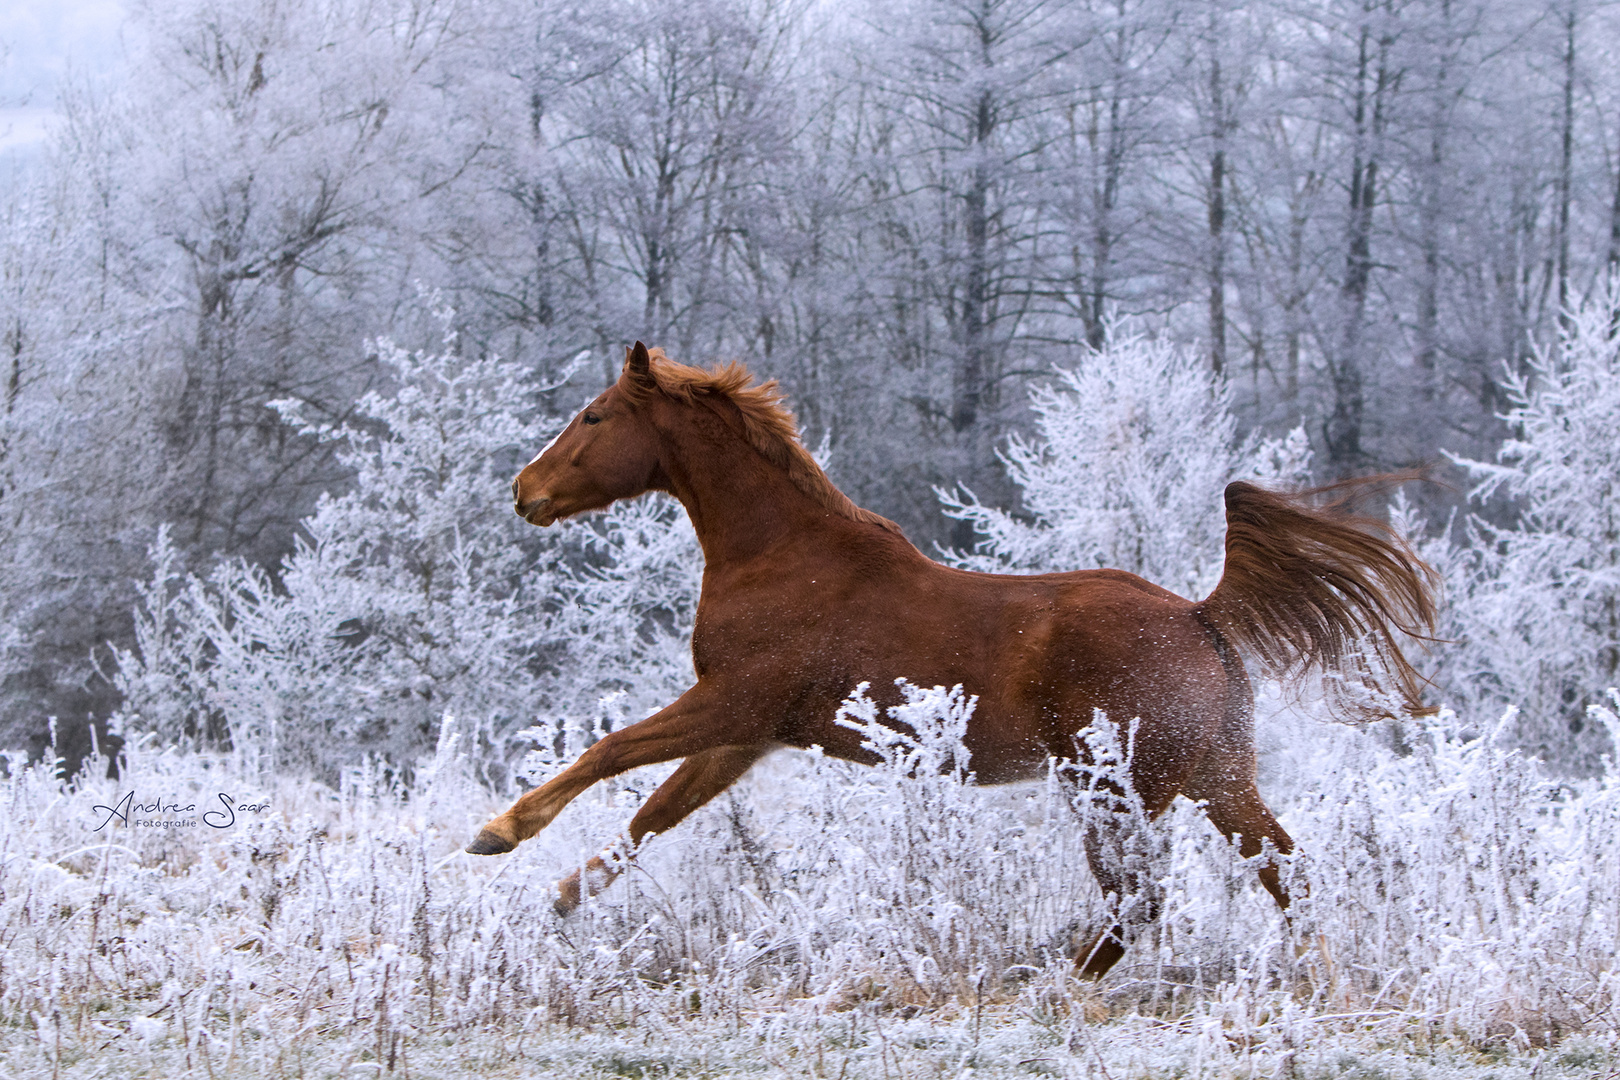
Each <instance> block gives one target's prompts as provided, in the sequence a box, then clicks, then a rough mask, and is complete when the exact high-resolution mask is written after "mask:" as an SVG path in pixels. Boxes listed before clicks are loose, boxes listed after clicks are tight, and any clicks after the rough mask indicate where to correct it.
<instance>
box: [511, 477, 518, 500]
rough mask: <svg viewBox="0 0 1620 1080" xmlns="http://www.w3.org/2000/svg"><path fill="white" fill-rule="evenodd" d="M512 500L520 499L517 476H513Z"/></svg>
mask: <svg viewBox="0 0 1620 1080" xmlns="http://www.w3.org/2000/svg"><path fill="white" fill-rule="evenodd" d="M512 501H513V502H514V503H515V502H517V501H518V482H517V477H515V476H514V477H512Z"/></svg>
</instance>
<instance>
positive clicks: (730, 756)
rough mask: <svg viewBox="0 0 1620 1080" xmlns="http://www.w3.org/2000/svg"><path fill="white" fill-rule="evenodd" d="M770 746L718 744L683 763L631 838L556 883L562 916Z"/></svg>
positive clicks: (635, 822) (641, 815)
mask: <svg viewBox="0 0 1620 1080" xmlns="http://www.w3.org/2000/svg"><path fill="white" fill-rule="evenodd" d="M769 749H770V745H769V744H759V745H752V746H717V747H714V748H713V749H711V750H703V751H699V752H698V753H696V754H693V755H691V756H690V757H688V758H687V759H686V760H685V761H683V762H681V766H680V768H678V769H676V770H675V771H674V772H673V773H671V774H670V777H669V779H668V780H665V781H664V782H663V783H662V784H660V785H658V790H657V791H654V792H653V793H652V795H650V796H649V797H648V798H647V801H646V802H645V803H644V804H642V807H641V809H640V811H638V812H637V814H636V816H635V817H634V818H632V819H631V820H630V833H629V836H628V837H623V836H621V837H619V839H618V840H615V841H614V842H613V843H612V844H610V845H608V848H607V850H606V851H604V852H602V854H600V855H596V856H592V858H591V859H590V861H589V862H587V863H586V864H585V865H584V867H583V868H582V869H583V870H584V873H583V875H582V874H581V872H580V870H575V871H574V872H573V873H571V874H569V875H568V876H567V877H565V878H563V879H562V880H561V881H559V882H558V883H557V900H556V903H555V905H554V906H555V908H556V911H557V914H559V915H567V914H568V913H569V912H571V911H573V910H574V909H575V908H577V907H578V906H579V903H580V901H581V900H582V899H584V898H585V897H587V896H595V895H596V894H597V893H599V892H601V891H602V890H603V889H605V888H607V887H608V886H609V885H610V884H612V883H613V879H614V878H616V877H618V876H619V873H620V871H622V870H623V869H624V864H625V860H626V859H627V858H628V857H629V856H630V854H632V853H633V852H634V851H635V850H636V848H638V847H639V846H640V845H641V842H642V841H643V840H644V839H646V838H647V837H648V836H649V835H651V834H654V833H664V832H668V831H669V830H670V829H673V828H674V827H675V826H676V824H678V823H679V822H680V820H681V819H682V818H684V817H686V815H688V814H690V813H691V812H692V811H694V810H696V809H697V808H698V807H700V806H702V805H703V804H704V803H706V802H708V801H709V800H710V799H712V798H714V797H715V796H716V795H718V794H720V793H721V792H722V791H724V790H726V788H728V787H730V786H731V785H732V784H734V783H736V782H737V781H738V780H739V779H741V778H742V775H743V773H745V772H747V771H748V769H749V767H750V766H752V765H753V764H754V762H756V761H758V760H759V759H760V758H761V757H763V756H764V755H765V753H766V751H768V750H769ZM626 841H628V842H626Z"/></svg>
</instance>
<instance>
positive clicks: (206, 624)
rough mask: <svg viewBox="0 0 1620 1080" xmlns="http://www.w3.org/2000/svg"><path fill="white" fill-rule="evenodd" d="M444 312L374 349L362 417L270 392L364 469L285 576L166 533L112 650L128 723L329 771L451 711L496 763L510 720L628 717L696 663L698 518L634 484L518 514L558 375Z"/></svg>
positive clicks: (289, 415)
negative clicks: (436, 344)
mask: <svg viewBox="0 0 1620 1080" xmlns="http://www.w3.org/2000/svg"><path fill="white" fill-rule="evenodd" d="M437 315H438V316H439V318H440V319H441V320H442V322H443V324H444V327H445V336H444V340H443V342H442V346H441V348H439V349H436V350H417V351H407V350H405V349H402V348H400V347H399V346H397V345H394V344H392V343H389V342H386V341H384V342H379V343H378V344H377V345H376V348H375V351H376V354H377V356H378V359H379V362H380V363H381V364H382V366H383V368H384V369H385V370H387V371H388V372H389V373H390V374H391V376H392V383H393V387H394V388H393V389H392V391H391V392H388V393H382V392H373V393H370V394H367V395H365V396H364V397H362V398H361V399H360V400H359V401H358V402H357V403H356V406H355V414H356V417H357V421H356V422H354V423H346V424H339V425H329V424H311V423H309V422H308V421H307V420H306V419H305V414H304V412H303V410H302V409H301V408H300V407H299V405H298V404H297V403H294V402H279V403H278V405H279V407H280V408H281V410H282V412H283V414H284V415H285V417H286V419H287V420H288V422H289V423H291V424H293V425H296V426H297V427H299V428H300V429H301V430H303V431H304V432H305V433H306V434H308V435H311V436H313V437H316V438H319V439H321V440H324V441H328V442H332V443H334V444H336V447H337V457H338V460H340V461H341V462H342V463H343V464H344V465H345V466H347V467H348V468H349V469H351V470H352V471H353V475H354V482H353V486H352V488H350V489H349V490H348V491H346V492H344V493H342V494H335V495H334V494H328V495H324V496H322V497H321V499H320V500H319V502H318V504H317V506H316V509H315V512H314V513H313V514H311V515H310V516H308V517H306V518H305V519H304V520H303V522H302V523H301V531H302V535H301V536H300V538H299V540H298V543H297V546H296V547H295V549H294V551H293V552H292V554H291V555H289V556H288V557H287V558H286V559H285V560H284V561H283V562H282V564H281V566H280V568H279V572H276V573H272V572H270V571H269V570H267V569H266V568H264V567H262V566H259V565H255V564H252V563H250V562H248V561H247V560H244V559H240V558H237V559H228V560H224V561H222V562H220V563H219V564H218V565H217V566H216V567H215V568H214V570H213V572H212V574H210V575H209V576H208V577H207V578H206V579H204V578H199V577H197V576H195V575H190V574H186V573H185V572H184V571H183V567H182V563H181V561H180V559H179V558H178V555H177V552H176V550H175V548H174V546H173V544H172V543H171V542H170V539H169V536H168V534H167V532H163V533H161V534H160V535H159V538H158V541H157V543H156V545H155V546H154V548H153V552H152V556H153V561H154V563H155V564H156V565H155V573H154V576H153V579H152V581H151V582H150V583H149V584H148V585H146V586H145V587H144V588H143V590H142V597H141V604H140V608H139V610H138V611H137V613H136V624H137V634H136V637H137V642H136V647H135V648H134V649H132V650H115V656H116V661H117V665H116V671H115V672H114V673H113V678H114V681H115V682H116V683H117V685H118V686H119V688H120V689H121V691H122V692H123V694H124V698H125V715H124V716H123V718H122V719H123V722H124V723H125V724H126V725H127V726H130V727H133V728H136V729H143V730H150V731H154V732H156V733H157V734H158V735H159V736H160V737H161V738H162V739H163V740H164V741H166V742H168V741H173V742H182V743H190V744H193V745H216V746H217V745H229V746H230V747H231V748H233V749H234V750H235V751H237V752H238V753H239V754H240V755H241V756H242V757H243V758H244V759H245V760H246V761H247V762H248V763H249V764H251V765H254V766H256V767H261V768H269V767H284V766H293V767H304V768H310V769H316V770H330V769H331V768H333V767H335V766H337V765H339V764H341V763H343V762H345V761H351V760H353V759H354V758H356V757H357V756H359V755H360V754H364V753H372V754H377V755H379V756H382V757H385V758H388V759H390V760H393V761H395V762H401V763H408V762H409V761H411V760H412V759H413V758H414V757H416V756H417V755H419V754H421V753H423V752H426V751H428V750H430V749H431V747H432V745H433V739H434V737H435V733H436V732H437V731H438V729H439V725H440V721H441V719H442V717H443V716H444V715H445V714H447V713H448V714H452V715H454V716H455V717H456V718H457V719H458V720H459V721H460V724H461V728H462V730H463V731H471V732H473V733H475V734H477V735H479V736H480V737H481V739H482V745H481V746H480V747H478V748H477V749H479V750H480V752H481V755H482V757H483V760H484V761H485V762H486V763H499V762H501V761H503V760H504V759H505V757H506V751H507V750H508V743H507V740H508V739H509V738H510V737H511V736H513V735H514V733H516V732H517V731H519V730H520V729H524V730H525V731H526V733H527V734H528V736H529V737H538V738H539V739H540V741H541V742H542V743H545V742H546V741H547V740H548V739H550V738H551V737H552V736H553V735H555V734H557V733H559V732H561V731H563V730H565V729H568V728H570V727H579V726H584V727H587V728H590V729H595V728H598V727H600V725H601V722H602V720H603V718H604V715H605V716H606V718H607V720H608V722H609V723H611V722H612V721H613V720H614V719H616V718H617V717H619V716H623V715H628V714H630V713H632V712H636V713H637V714H636V715H635V716H634V717H633V718H634V719H639V718H640V715H643V714H644V713H645V711H646V710H647V709H648V708H650V707H651V706H652V705H655V704H656V703H658V702H661V701H663V700H665V699H666V698H667V696H668V693H669V689H670V685H672V684H674V685H682V686H683V685H685V684H686V682H689V681H690V678H691V660H690V656H689V654H688V653H687V651H686V649H687V644H686V643H687V639H688V637H689V635H690V630H691V624H692V620H693V618H694V615H695V610H696V606H697V594H698V586H699V576H700V574H701V567H702V558H701V554H700V552H699V551H698V549H697V542H696V538H695V536H694V535H693V533H692V530H691V526H690V524H689V523H688V522H687V520H686V517H685V515H684V514H683V513H681V512H680V510H679V507H678V506H675V504H674V503H673V502H671V501H667V500H665V501H655V500H645V501H642V502H638V503H632V504H627V505H625V506H623V507H615V508H613V509H612V510H611V511H609V512H608V513H607V514H604V515H602V516H601V517H600V518H597V519H595V520H594V521H590V522H587V523H584V524H582V525H575V526H569V527H565V528H562V529H558V530H554V531H549V532H540V531H539V530H535V529H532V528H531V527H529V526H527V525H525V524H523V523H522V522H520V521H519V520H517V519H516V518H515V517H514V516H513V515H512V513H511V511H510V508H509V503H508V496H507V488H508V486H509V482H510V481H509V477H510V475H511V471H512V470H513V469H514V468H515V467H516V466H517V465H518V464H520V463H521V461H522V458H521V457H520V456H519V453H520V452H525V453H532V452H533V450H534V449H535V448H537V447H539V446H540V445H542V444H543V442H544V439H545V437H546V436H547V435H549V434H550V433H551V432H553V431H555V429H556V428H557V427H558V426H559V425H558V422H557V421H556V420H555V419H553V418H550V417H547V416H545V415H543V414H539V411H538V410H536V409H535V408H533V407H532V403H533V402H534V401H535V400H536V396H537V393H538V392H539V391H542V390H545V389H548V387H545V386H542V385H539V384H538V383H537V381H536V379H535V378H534V377H533V375H532V374H531V373H528V372H526V371H524V370H523V369H522V368H520V367H519V366H517V365H514V364H511V363H508V362H505V361H502V360H500V359H498V358H492V357H474V358H468V357H463V356H460V355H458V349H457V342H456V338H455V335H454V332H453V331H451V330H450V329H449V326H450V322H451V320H452V318H453V313H451V312H449V311H439V312H437ZM564 377H566V375H565V376H564ZM604 699H606V700H604ZM637 710H640V712H637Z"/></svg>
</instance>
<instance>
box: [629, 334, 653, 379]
mask: <svg viewBox="0 0 1620 1080" xmlns="http://www.w3.org/2000/svg"><path fill="white" fill-rule="evenodd" d="M624 374H625V377H626V378H627V379H629V380H630V382H631V383H632V384H634V385H635V386H638V387H641V388H642V389H646V390H651V389H652V388H653V385H654V384H653V375H652V357H650V356H648V355H647V346H645V345H643V344H642V343H641V342H639V341H638V342H636V344H635V346H634V347H633V348H629V349H626V350H624Z"/></svg>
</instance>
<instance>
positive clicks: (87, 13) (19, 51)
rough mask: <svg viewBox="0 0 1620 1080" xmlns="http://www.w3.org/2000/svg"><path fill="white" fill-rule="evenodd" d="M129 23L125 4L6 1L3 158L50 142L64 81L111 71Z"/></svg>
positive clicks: (0, 114) (1, 22)
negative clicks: (71, 74) (74, 73)
mask: <svg viewBox="0 0 1620 1080" xmlns="http://www.w3.org/2000/svg"><path fill="white" fill-rule="evenodd" d="M123 22H124V5H123V3H121V0H0V153H6V154H15V153H17V152H23V153H26V152H27V151H29V150H31V149H32V148H33V147H35V146H36V145H37V144H38V143H39V142H41V141H42V140H43V139H44V138H45V132H46V128H47V124H48V121H49V119H50V116H51V110H52V107H53V106H54V105H55V102H56V84H57V82H58V80H60V79H61V78H62V76H63V75H64V74H65V73H66V72H67V71H68V69H69V65H71V66H72V67H73V68H74V69H76V70H82V71H91V72H94V71H98V70H105V69H106V68H107V67H108V66H109V65H110V64H111V63H112V62H113V61H115V60H116V59H117V57H118V55H119V40H118V35H119V29H120V27H122V25H123Z"/></svg>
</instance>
